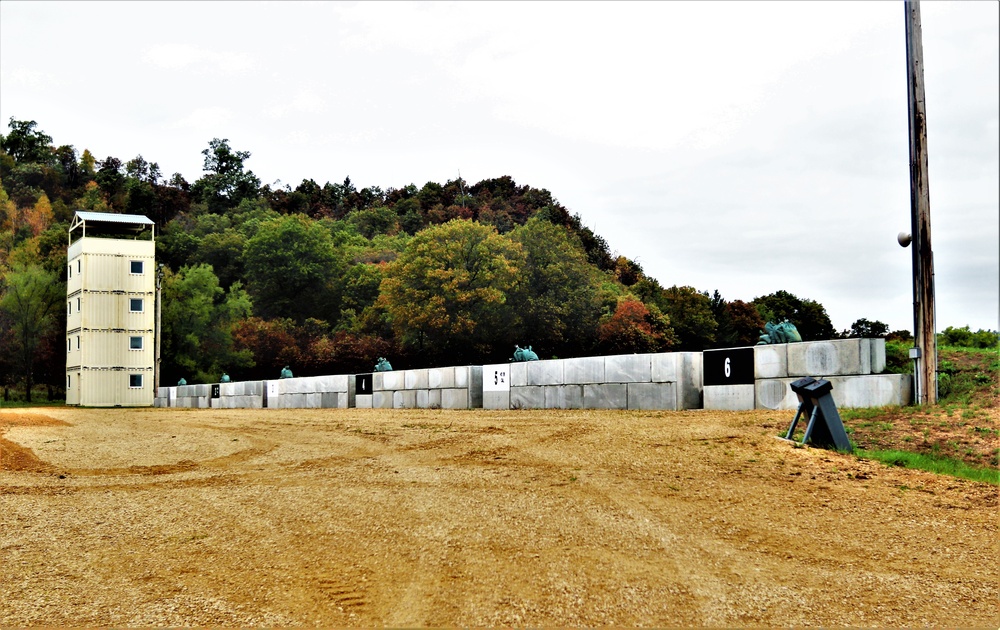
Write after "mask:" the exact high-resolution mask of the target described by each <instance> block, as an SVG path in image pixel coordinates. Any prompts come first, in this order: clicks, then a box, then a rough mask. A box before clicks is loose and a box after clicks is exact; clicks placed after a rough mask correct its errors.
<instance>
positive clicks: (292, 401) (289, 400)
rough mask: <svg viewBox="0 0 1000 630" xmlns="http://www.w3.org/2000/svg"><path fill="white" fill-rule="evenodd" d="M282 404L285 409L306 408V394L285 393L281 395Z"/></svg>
mask: <svg viewBox="0 0 1000 630" xmlns="http://www.w3.org/2000/svg"><path fill="white" fill-rule="evenodd" d="M281 405H282V407H283V408H284V409H305V407H306V395H305V394H298V393H296V394H284V395H282V396H281Z"/></svg>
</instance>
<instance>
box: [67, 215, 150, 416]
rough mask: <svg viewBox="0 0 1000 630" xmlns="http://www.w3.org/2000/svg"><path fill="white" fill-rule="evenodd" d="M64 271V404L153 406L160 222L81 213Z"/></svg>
mask: <svg viewBox="0 0 1000 630" xmlns="http://www.w3.org/2000/svg"><path fill="white" fill-rule="evenodd" d="M67 259H68V269H67V270H66V271H67V274H66V404H68V405H80V406H84V407H141V406H150V405H152V404H153V393H154V383H153V380H154V365H155V348H154V340H155V325H156V317H155V298H156V246H155V243H154V225H153V222H152V221H150V220H149V219H148V218H147V217H144V216H141V215H134V214H111V213H105V212H82V211H80V212H77V213H76V214H75V215H74V217H73V222H72V224H71V225H70V229H69V251H68V253H67Z"/></svg>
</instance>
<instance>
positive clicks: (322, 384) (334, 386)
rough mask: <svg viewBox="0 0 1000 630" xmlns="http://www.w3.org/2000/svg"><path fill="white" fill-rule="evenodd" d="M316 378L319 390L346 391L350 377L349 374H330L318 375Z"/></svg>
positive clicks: (317, 389)
mask: <svg viewBox="0 0 1000 630" xmlns="http://www.w3.org/2000/svg"><path fill="white" fill-rule="evenodd" d="M315 380H316V391H318V392H346V391H347V387H348V381H349V380H350V377H349V376H348V375H347V374H330V375H328V376H317V377H315Z"/></svg>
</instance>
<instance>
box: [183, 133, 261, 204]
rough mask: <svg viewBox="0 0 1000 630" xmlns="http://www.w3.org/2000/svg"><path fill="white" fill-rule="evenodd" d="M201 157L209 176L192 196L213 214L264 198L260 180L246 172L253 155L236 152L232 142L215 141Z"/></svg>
mask: <svg viewBox="0 0 1000 630" xmlns="http://www.w3.org/2000/svg"><path fill="white" fill-rule="evenodd" d="M201 153H202V155H204V156H205V161H204V165H203V167H202V168H203V169H204V170H205V172H206V174H205V175H203V176H202V177H201V178H200V179H198V181H196V182H195V183H194V185H193V186H192V187H191V192H192V194H193V195H194V196H195V198H196V199H198V200H199V201H201V202H202V203H204V204H206V205H207V206H208V209H209V211H211V212H223V211H225V210H226V209H228V208H234V207H236V206H237V205H239V203H240V202H241V201H243V200H244V199H256V198H257V197H258V196H259V195H260V178H258V177H257V176H256V175H254V174H253V171H248V170H246V169H245V168H244V162H246V161H247V160H248V159H250V152H249V151H234V150H233V149H232V148H231V147H230V146H229V140H228V139H221V140H220V139H219V138H213V139H212V140H211V141H210V142H209V143H208V148H207V149H205V150H203V151H202V152H201Z"/></svg>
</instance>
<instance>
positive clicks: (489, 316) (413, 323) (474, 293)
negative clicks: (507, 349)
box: [380, 219, 522, 360]
mask: <svg viewBox="0 0 1000 630" xmlns="http://www.w3.org/2000/svg"><path fill="white" fill-rule="evenodd" d="M521 260H522V254H521V248H520V247H519V246H518V245H516V244H515V243H513V242H512V241H510V240H509V239H507V238H504V237H503V236H500V235H499V234H498V233H497V231H496V230H495V229H493V228H492V227H488V226H485V225H482V224H479V223H476V222H473V221H468V220H464V219H455V220H452V221H449V222H448V223H445V224H443V225H439V226H434V227H430V228H428V229H426V230H423V231H422V232H420V233H418V234H417V235H416V236H414V237H413V239H412V240H411V241H410V242H409V244H408V246H407V248H406V250H405V251H403V253H402V254H400V256H399V258H397V259H396V260H395V261H393V262H392V263H391V264H390V265H389V267H388V269H387V270H386V277H385V279H384V280H383V281H382V285H381V293H382V295H381V298H380V299H381V300H382V301H383V303H384V306H385V308H386V310H387V311H388V314H389V317H390V319H391V322H392V326H393V329H394V330H395V331H396V334H397V335H398V336H399V338H400V340H401V342H402V343H403V344H404V345H405V346H407V347H409V348H411V349H413V350H415V351H417V352H421V353H424V354H426V355H428V356H429V357H431V358H432V360H433V359H441V358H444V357H448V358H450V360H464V359H472V358H473V357H481V356H482V355H484V354H489V353H490V352H492V350H493V345H494V343H493V341H494V339H495V336H496V332H497V330H498V328H500V327H501V326H502V325H503V324H504V322H505V316H506V314H505V313H504V309H505V307H506V305H507V295H508V292H510V291H511V289H513V288H514V286H515V284H516V282H517V276H518V272H519V269H520V265H521Z"/></svg>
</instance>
